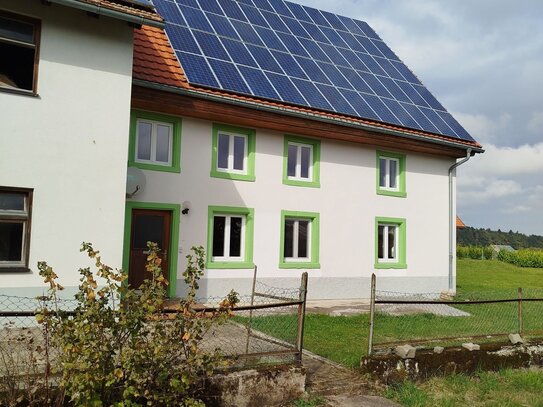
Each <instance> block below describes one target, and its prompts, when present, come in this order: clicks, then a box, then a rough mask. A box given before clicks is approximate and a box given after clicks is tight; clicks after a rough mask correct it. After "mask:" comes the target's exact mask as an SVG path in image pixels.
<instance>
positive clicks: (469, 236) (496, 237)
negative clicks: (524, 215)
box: [456, 226, 543, 249]
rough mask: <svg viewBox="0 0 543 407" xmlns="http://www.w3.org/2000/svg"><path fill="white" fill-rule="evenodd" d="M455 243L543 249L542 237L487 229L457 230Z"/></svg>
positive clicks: (467, 228)
mask: <svg viewBox="0 0 543 407" xmlns="http://www.w3.org/2000/svg"><path fill="white" fill-rule="evenodd" d="M456 242H457V244H459V245H462V246H488V245H491V244H502V245H509V246H511V247H513V248H515V249H525V248H539V249H543V236H538V235H530V236H527V235H525V234H523V233H519V232H513V230H511V229H510V230H509V232H502V231H501V230H500V229H498V230H497V231H493V230H490V229H489V228H486V229H484V228H480V229H476V228H472V227H469V226H468V227H465V228H462V229H458V230H457V233H456Z"/></svg>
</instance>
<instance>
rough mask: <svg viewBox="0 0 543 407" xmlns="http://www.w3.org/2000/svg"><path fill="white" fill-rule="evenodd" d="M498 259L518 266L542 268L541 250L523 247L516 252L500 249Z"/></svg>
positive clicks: (542, 257)
mask: <svg viewBox="0 0 543 407" xmlns="http://www.w3.org/2000/svg"><path fill="white" fill-rule="evenodd" d="M498 259H499V260H501V261H504V262H506V263H511V264H514V265H515V266H519V267H531V268H543V250H540V249H523V250H518V251H516V252H509V251H506V250H501V251H500V252H499V253H498Z"/></svg>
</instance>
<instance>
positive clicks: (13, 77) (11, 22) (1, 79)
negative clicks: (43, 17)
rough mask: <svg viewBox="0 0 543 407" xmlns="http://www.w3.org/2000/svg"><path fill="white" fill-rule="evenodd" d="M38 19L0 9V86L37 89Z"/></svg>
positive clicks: (26, 90)
mask: <svg viewBox="0 0 543 407" xmlns="http://www.w3.org/2000/svg"><path fill="white" fill-rule="evenodd" d="M39 32H40V23H39V21H37V20H34V19H30V18H28V17H23V16H18V15H15V14H11V13H7V12H0V55H2V58H0V90H3V91H8V92H10V91H11V92H17V93H19V92H23V93H26V92H32V93H33V94H35V93H36V81H37V76H38V47H39Z"/></svg>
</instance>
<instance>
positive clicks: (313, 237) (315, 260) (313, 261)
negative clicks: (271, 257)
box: [279, 210, 321, 269]
mask: <svg viewBox="0 0 543 407" xmlns="http://www.w3.org/2000/svg"><path fill="white" fill-rule="evenodd" d="M287 219H290V220H307V221H309V224H310V230H309V234H308V236H309V239H310V241H309V242H308V243H309V244H308V245H307V246H308V248H309V250H310V252H309V256H308V260H307V261H297V260H287V259H286V258H285V232H286V230H285V229H286V227H285V222H286V220H287ZM280 238H281V243H280V253H279V268H280V269H319V268H320V267H321V265H320V263H319V247H320V241H319V239H320V215H319V214H318V213H317V212H299V211H286V210H283V211H281V235H280Z"/></svg>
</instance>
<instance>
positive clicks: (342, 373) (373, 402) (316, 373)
mask: <svg viewBox="0 0 543 407" xmlns="http://www.w3.org/2000/svg"><path fill="white" fill-rule="evenodd" d="M302 360H303V365H304V367H305V368H306V371H307V378H306V391H307V392H308V393H309V394H311V395H312V396H322V397H324V399H325V400H326V407H366V406H367V407H400V405H399V404H396V403H394V402H392V401H390V400H388V399H385V398H383V397H379V396H377V395H376V391H377V390H378V388H377V387H376V385H375V384H374V383H371V382H369V381H368V380H367V378H365V377H364V376H362V375H361V374H360V373H358V372H357V371H355V370H353V369H348V368H346V367H345V366H342V365H340V364H338V363H335V362H333V361H331V360H328V359H325V358H323V357H321V356H318V355H315V354H313V353H311V352H308V351H304V353H303V358H302Z"/></svg>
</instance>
